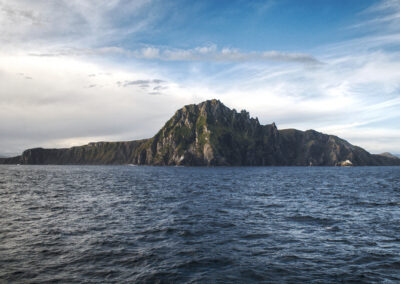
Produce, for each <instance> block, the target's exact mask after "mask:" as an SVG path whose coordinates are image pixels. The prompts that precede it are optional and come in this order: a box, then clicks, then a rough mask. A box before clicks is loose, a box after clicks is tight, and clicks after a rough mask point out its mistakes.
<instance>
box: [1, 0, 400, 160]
mask: <svg viewBox="0 0 400 284" xmlns="http://www.w3.org/2000/svg"><path fill="white" fill-rule="evenodd" d="M213 98H216V99H219V100H221V101H222V102H223V103H224V104H225V105H227V106H228V107H230V108H235V109H236V110H242V109H246V110H247V111H249V112H250V115H251V116H253V117H258V119H259V121H260V122H261V123H262V124H269V123H272V122H275V123H276V124H277V127H278V129H284V128H297V129H300V130H307V129H315V130H317V131H321V132H323V133H327V134H332V135H337V136H339V137H342V138H344V139H346V140H348V141H349V142H350V143H352V144H355V145H358V146H361V147H363V148H365V149H366V150H367V151H369V152H371V153H381V152H386V151H388V152H392V153H400V0H381V1H375V0H351V1H348V0H325V1H319V0H303V1H298V0H265V1H246V0H243V1H234V0H229V1H224V0H219V1H191V0H188V1H179V0H178V1H157V0H134V1H130V0H107V1H101V0H35V1H31V0H0V156H13V155H18V154H20V153H21V152H22V151H23V150H25V149H27V148H33V147H50V148H58V147H70V146H77V145H83V144H86V143H89V142H94V141H126V140H134V139H142V138H149V137H152V136H153V135H154V134H155V133H156V132H157V131H158V130H159V129H160V128H161V127H162V126H163V125H164V123H165V122H166V121H167V120H168V119H169V118H170V117H171V116H172V115H173V114H174V112H175V111H176V110H177V109H179V108H181V107H182V106H184V105H186V104H192V103H200V102H202V101H204V100H207V99H213Z"/></svg>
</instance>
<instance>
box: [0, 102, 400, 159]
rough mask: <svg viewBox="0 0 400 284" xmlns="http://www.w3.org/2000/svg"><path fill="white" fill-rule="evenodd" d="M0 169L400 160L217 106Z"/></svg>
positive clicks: (42, 152)
mask: <svg viewBox="0 0 400 284" xmlns="http://www.w3.org/2000/svg"><path fill="white" fill-rule="evenodd" d="M0 164H38V165H107V164H111V165H116V164H136V165H160V166H167V165H168V166H169V165H185V166H310V165H311V166H343V165H346V166H349V165H352V166H390V165H400V159H399V158H397V157H396V156H392V155H390V154H388V153H385V154H384V155H374V154H370V153H368V152H367V151H366V150H364V149H362V148H360V147H357V146H354V145H352V144H350V143H349V142H347V141H345V140H343V139H341V138H339V137H336V136H333V135H327V134H323V133H320V132H317V131H315V130H307V131H300V130H296V129H283V130H278V129H277V127H276V125H275V123H272V124H268V125H261V124H260V123H259V121H258V119H257V118H251V117H250V115H249V113H248V112H246V111H244V110H242V111H241V112H237V111H236V110H231V109H229V108H228V107H226V106H225V105H224V104H223V103H221V102H220V101H219V100H208V101H205V102H202V103H200V104H197V105H195V104H192V105H187V106H184V107H183V108H181V109H179V110H178V111H176V113H175V114H174V115H173V116H172V118H171V119H169V120H168V121H167V122H166V123H165V125H164V127H162V128H161V130H160V131H158V133H157V134H156V135H155V136H154V137H152V138H149V139H143V140H135V141H126V142H95V143H89V144H87V145H83V146H78V147H72V148H64V149H43V148H34V149H28V150H26V151H24V152H23V153H22V155H20V156H17V157H12V158H1V159H0Z"/></svg>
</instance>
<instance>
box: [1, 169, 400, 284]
mask: <svg viewBox="0 0 400 284" xmlns="http://www.w3.org/2000/svg"><path fill="white" fill-rule="evenodd" d="M57 282H59V283H192V282H194V283H225V282H228V283H282V282H283V283H338V282H339V283H341V282H343V283H352V282H353V283H374V282H376V283H399V282H400V167H354V168H352V167H349V168H339V167H253V168H250V167H249V168H247V167H243V168H239V167H232V168H231V167H229V168H228V167H226V168H191V167H188V168H186V167H145V166H143V167H135V166H0V283H57Z"/></svg>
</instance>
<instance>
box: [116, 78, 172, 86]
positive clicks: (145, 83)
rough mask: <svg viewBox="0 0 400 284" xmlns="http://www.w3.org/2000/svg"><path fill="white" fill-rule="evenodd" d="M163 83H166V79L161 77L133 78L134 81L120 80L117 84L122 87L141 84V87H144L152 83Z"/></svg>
mask: <svg viewBox="0 0 400 284" xmlns="http://www.w3.org/2000/svg"><path fill="white" fill-rule="evenodd" d="M163 83H166V82H165V81H164V80H161V79H151V80H132V81H129V80H126V81H124V82H120V81H118V82H117V85H118V86H120V87H128V86H139V87H142V88H147V87H149V86H150V85H154V84H156V85H159V84H163Z"/></svg>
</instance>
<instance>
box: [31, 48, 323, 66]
mask: <svg viewBox="0 0 400 284" xmlns="http://www.w3.org/2000/svg"><path fill="white" fill-rule="evenodd" d="M30 55H31V56H39V57H57V56H98V55H122V56H126V57H131V58H137V59H145V60H162V61H189V62H190V61H202V62H234V63H235V62H236V63H242V62H283V63H300V64H304V65H314V66H317V65H322V64H323V62H321V61H319V60H318V59H317V58H315V57H314V56H312V55H309V54H305V53H295V52H293V53H290V52H281V51H275V50H272V51H262V52H256V51H250V52H243V51H240V50H238V49H232V48H222V49H218V48H217V47H216V46H215V45H211V46H200V47H196V48H192V49H171V48H164V49H160V48H156V47H146V48H142V49H138V50H128V49H123V48H121V47H115V46H109V47H102V48H91V49H90V48H82V49H78V48H69V49H63V50H59V51H47V52H32V53H30Z"/></svg>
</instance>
